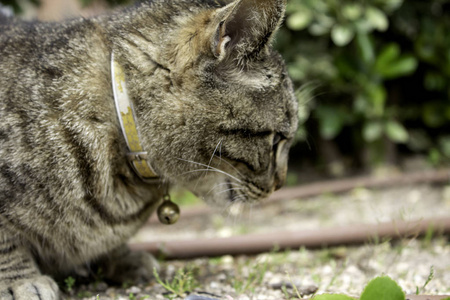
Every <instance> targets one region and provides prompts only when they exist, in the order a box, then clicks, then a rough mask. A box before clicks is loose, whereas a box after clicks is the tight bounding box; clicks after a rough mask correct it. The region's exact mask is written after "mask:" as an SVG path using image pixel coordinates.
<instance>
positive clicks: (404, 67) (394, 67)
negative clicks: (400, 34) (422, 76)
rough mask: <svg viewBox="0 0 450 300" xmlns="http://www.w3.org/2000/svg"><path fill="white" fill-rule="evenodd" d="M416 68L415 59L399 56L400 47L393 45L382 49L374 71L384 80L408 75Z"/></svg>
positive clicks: (410, 56) (409, 56)
mask: <svg viewBox="0 0 450 300" xmlns="http://www.w3.org/2000/svg"><path fill="white" fill-rule="evenodd" d="M416 68H417V60H416V58H415V57H414V56H412V55H403V56H400V47H399V46H398V45H397V44H394V43H392V44H389V45H387V46H386V47H384V48H383V49H382V50H381V52H380V54H379V55H378V57H377V60H376V62H375V70H376V71H377V72H378V73H379V74H380V75H381V76H382V77H384V78H385V79H392V78H397V77H401V76H405V75H408V74H410V73H412V72H414V70H415V69H416Z"/></svg>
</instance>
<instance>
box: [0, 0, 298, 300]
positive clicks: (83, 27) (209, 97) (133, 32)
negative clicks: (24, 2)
mask: <svg viewBox="0 0 450 300" xmlns="http://www.w3.org/2000/svg"><path fill="white" fill-rule="evenodd" d="M284 7H285V1H284V0H257V1H254V0H237V1H236V2H232V3H230V4H226V3H219V2H215V1H208V0H205V1H201V2H200V1H183V0H170V1H162V0H156V1H153V2H145V3H142V4H139V5H136V6H135V7H132V8H129V9H126V10H123V11H121V12H118V13H115V14H111V15H104V16H99V17H95V18H92V19H77V20H69V21H66V22H64V23H38V22H33V23H25V22H21V21H17V20H12V19H7V18H5V17H1V16H0V118H1V120H2V121H1V124H0V299H16V300H18V299H23V300H31V299H47V300H52V299H59V296H58V294H59V293H58V288H57V286H56V285H55V283H54V281H53V280H52V279H51V278H50V277H47V275H51V276H53V275H55V274H66V272H69V271H71V270H73V269H76V268H77V267H79V266H83V265H87V264H90V263H92V262H101V261H102V260H103V261H106V262H108V264H107V265H109V266H110V268H109V269H106V270H105V271H104V272H105V275H106V277H107V278H109V279H112V280H116V281H120V280H123V279H127V278H130V279H139V278H142V279H148V278H149V277H150V274H151V269H152V265H153V260H152V258H151V257H150V256H149V255H146V254H143V253H130V252H129V251H128V250H127V248H126V247H125V246H124V244H125V243H126V241H127V240H128V239H129V238H130V237H131V236H132V235H133V234H134V233H135V232H136V231H137V230H138V229H139V228H140V227H141V226H142V225H143V223H144V222H145V221H146V220H147V218H148V217H149V215H150V214H151V213H152V212H153V211H154V210H155V208H156V207H157V205H158V204H159V203H160V201H161V200H160V199H161V196H162V187H161V184H148V183H147V184H146V183H144V182H142V181H141V180H140V179H139V178H138V177H137V175H136V174H135V173H134V172H133V170H132V169H131V168H130V166H129V164H128V163H127V161H126V158H125V157H126V145H125V141H124V138H123V136H122V134H121V130H120V126H119V122H118V119H117V116H116V113H115V107H114V100H113V94H112V88H111V76H110V59H111V53H112V52H114V54H115V57H116V59H117V61H118V62H119V63H120V64H121V65H122V66H123V68H124V70H125V73H126V81H127V86H128V89H129V94H130V98H131V99H132V101H133V103H134V107H135V109H136V114H137V119H138V124H139V130H140V133H141V138H142V144H143V146H144V149H146V150H147V151H148V152H149V156H150V157H151V164H152V166H153V167H154V169H155V170H156V172H157V173H158V175H160V176H161V177H162V178H163V180H164V181H166V182H171V183H175V184H179V185H183V186H185V187H187V188H190V189H191V190H193V192H194V193H196V194H197V195H199V196H201V197H203V198H205V199H206V200H207V201H209V202H211V203H212V204H213V205H215V206H227V205H229V204H230V203H235V202H254V201H257V200H259V199H262V198H265V197H267V196H268V195H269V194H270V193H271V192H272V191H273V190H275V189H277V188H279V187H280V186H281V184H282V182H283V181H284V178H285V175H286V165H287V152H288V149H289V146H290V143H291V141H292V138H293V134H294V132H295V130H296V126H297V104H296V100H295V97H294V94H293V90H292V84H291V81H290V79H289V78H288V77H287V75H286V70H285V67H284V63H283V61H282V59H281V57H280V56H279V54H277V53H276V52H274V51H273V50H272V49H271V47H270V41H271V39H272V37H273V34H274V32H275V31H276V29H277V27H278V26H279V24H280V22H281V19H282V16H283V13H284ZM280 137H281V140H279V138H280ZM274 142H275V143H274ZM201 170H203V171H201ZM115 257H121V258H122V259H121V260H116V259H115ZM113 262H115V263H113ZM127 263H129V264H131V266H133V264H134V267H131V269H130V267H129V266H128V267H127V266H126V264H127ZM124 270H129V271H130V272H129V273H127V272H125V271H124ZM45 274H46V275H45Z"/></svg>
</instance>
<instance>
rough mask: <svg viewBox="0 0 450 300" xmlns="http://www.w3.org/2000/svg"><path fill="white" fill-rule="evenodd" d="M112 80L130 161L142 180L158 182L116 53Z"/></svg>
mask: <svg viewBox="0 0 450 300" xmlns="http://www.w3.org/2000/svg"><path fill="white" fill-rule="evenodd" d="M111 78H112V88H113V93H114V102H115V105H116V111H117V116H118V118H119V122H120V127H121V128H122V133H123V136H124V138H125V141H126V143H127V147H128V153H127V158H128V161H129V162H130V164H131V166H132V167H133V169H134V171H135V172H136V173H137V175H138V176H139V177H140V178H141V179H142V180H144V181H146V182H150V183H153V182H158V181H159V177H158V175H156V172H155V171H154V170H153V168H152V166H151V165H150V162H149V157H148V153H147V151H144V149H143V148H142V145H141V141H140V139H139V132H138V128H137V120H136V114H135V112H134V109H133V104H132V102H131V100H130V97H129V96H128V92H127V85H126V82H125V73H124V71H123V69H122V66H121V65H120V64H119V63H118V62H117V61H116V60H115V59H114V53H112V54H111Z"/></svg>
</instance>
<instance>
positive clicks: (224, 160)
mask: <svg viewBox="0 0 450 300" xmlns="http://www.w3.org/2000/svg"><path fill="white" fill-rule="evenodd" d="M219 159H220V161H221V162H222V161H223V162H224V163H226V164H227V165H229V166H230V167H231V168H232V169H233V170H235V171H236V173H238V174H239V175H240V176H242V177H244V175H243V174H242V173H241V172H239V170H238V169H237V168H236V167H235V166H233V165H232V164H231V163H230V162H229V161H227V160H226V159H222V157H219Z"/></svg>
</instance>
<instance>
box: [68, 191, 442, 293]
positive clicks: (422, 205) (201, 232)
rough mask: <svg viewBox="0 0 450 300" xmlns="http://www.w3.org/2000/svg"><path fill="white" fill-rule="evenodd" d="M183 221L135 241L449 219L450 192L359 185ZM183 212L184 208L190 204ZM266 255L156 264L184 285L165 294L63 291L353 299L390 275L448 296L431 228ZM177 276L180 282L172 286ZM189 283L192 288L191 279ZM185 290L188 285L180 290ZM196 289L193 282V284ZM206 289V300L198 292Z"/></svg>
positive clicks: (156, 288) (97, 285)
mask: <svg viewBox="0 0 450 300" xmlns="http://www.w3.org/2000/svg"><path fill="white" fill-rule="evenodd" d="M183 209H184V208H182V216H181V219H180V221H179V222H178V223H177V224H175V225H171V226H166V225H159V224H157V223H152V224H150V226H147V227H145V228H143V229H142V230H141V231H140V232H139V233H138V235H137V236H136V237H135V238H134V239H133V241H132V242H140V241H152V240H180V239H194V238H207V237H218V236H220V237H228V236H231V235H237V234H249V233H258V232H259V233H266V232H274V231H279V230H307V229H318V228H332V227H341V226H347V225H355V226H358V225H360V224H378V223H380V222H387V221H392V220H417V219H428V218H438V217H446V216H447V217H448V216H450V186H447V185H432V184H420V185H417V184H416V185H414V186H400V187H395V188H389V189H377V190H369V189H364V188H356V189H354V190H352V191H350V192H348V193H345V194H341V195H332V194H324V195H320V196H315V197H311V198H308V199H296V200H286V201H280V202H276V203H272V204H270V205H265V206H255V207H253V208H251V209H248V210H246V211H243V212H242V211H241V212H240V213H238V212H236V211H238V210H236V211H231V212H228V213H220V212H217V213H208V214H206V215H197V216H194V217H192V216H191V217H185V218H183ZM187 210H189V208H187ZM275 250H276V249H274V251H271V252H269V253H263V254H259V255H256V256H235V257H232V256H222V257H216V258H198V259H192V260H183V261H161V271H160V277H161V279H163V280H165V279H168V280H169V283H173V285H174V286H175V289H180V291H179V294H180V296H175V294H174V293H171V292H168V290H167V289H165V288H164V287H162V286H161V285H160V284H159V283H157V282H156V281H153V282H149V283H147V284H144V285H133V284H132V283H130V284H126V285H124V286H121V287H110V286H107V285H106V284H105V283H103V282H102V281H101V278H99V280H98V281H97V282H94V283H91V284H89V285H81V286H77V285H76V283H75V285H72V284H71V282H70V280H69V282H68V283H69V284H67V283H66V285H65V286H63V287H62V289H63V290H64V289H65V290H66V291H67V290H70V291H69V292H67V296H68V298H70V299H101V300H110V299H118V300H119V299H120V300H123V299H130V300H133V299H166V298H174V299H185V298H186V296H187V295H186V294H185V295H182V296H181V294H182V292H183V290H184V289H187V290H188V291H190V292H192V291H193V292H197V293H200V295H202V297H200V296H196V297H194V296H193V295H192V294H191V297H190V298H186V299H188V300H209V298H212V299H227V300H231V299H234V300H236V299H239V300H244V299H255V300H256V299H261V300H262V299H274V300H275V299H298V298H299V296H298V295H300V296H301V297H304V298H305V299H308V298H310V296H311V295H312V294H314V293H317V294H321V293H328V292H331V293H345V294H347V295H350V296H355V297H357V296H359V295H360V294H361V292H362V290H363V288H364V286H365V285H366V284H367V282H368V281H370V279H372V278H374V277H376V276H380V275H388V276H390V277H391V278H392V279H394V280H395V281H396V282H397V283H398V284H399V285H400V287H401V288H402V289H403V290H404V291H405V292H406V293H407V294H415V293H416V292H417V291H418V292H419V293H421V294H431V295H444V294H450V284H448V283H449V282H450V259H449V257H450V244H449V243H448V236H445V235H443V234H442V233H439V232H435V231H433V230H432V229H430V231H429V232H428V234H427V235H426V236H425V237H421V238H406V237H405V238H402V239H400V240H395V241H386V240H377V239H376V238H374V239H373V241H370V242H367V243H365V244H363V245H355V246H339V247H333V248H322V249H315V250H310V249H305V248H301V247H300V248H299V249H290V250H284V251H281V252H276V251H275ZM174 278H178V279H180V280H179V281H178V282H174V281H173V280H174ZM191 279H192V280H194V281H195V282H194V283H192V282H190V280H191ZM182 284H184V285H185V286H186V285H187V287H186V288H184V287H182V286H181V285H182ZM190 284H192V286H189V285H190ZM201 293H209V294H201Z"/></svg>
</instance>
